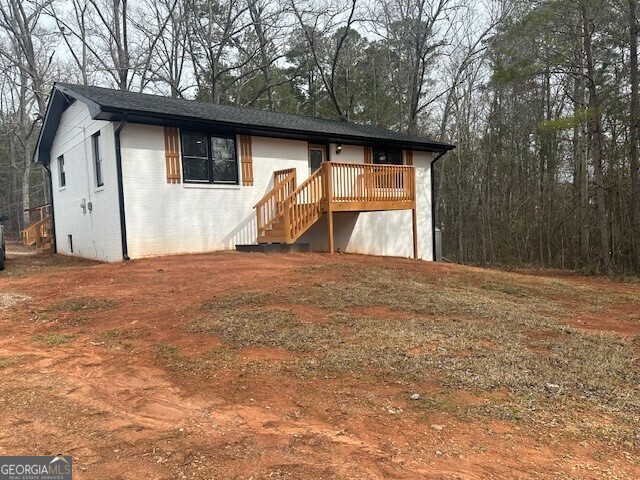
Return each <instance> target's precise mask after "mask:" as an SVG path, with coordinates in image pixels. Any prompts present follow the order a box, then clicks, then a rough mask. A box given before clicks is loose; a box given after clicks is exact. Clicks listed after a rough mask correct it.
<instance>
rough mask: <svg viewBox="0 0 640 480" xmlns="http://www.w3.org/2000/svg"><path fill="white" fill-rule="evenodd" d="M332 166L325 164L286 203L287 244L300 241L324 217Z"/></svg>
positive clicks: (285, 225) (285, 230)
mask: <svg viewBox="0 0 640 480" xmlns="http://www.w3.org/2000/svg"><path fill="white" fill-rule="evenodd" d="M328 175H331V164H330V163H329V162H323V163H322V164H321V165H320V168H318V169H317V170H316V171H315V172H313V173H312V174H311V175H310V176H309V177H308V178H307V179H306V180H305V181H304V182H302V183H301V184H300V186H299V187H298V188H296V189H295V190H294V191H293V192H292V193H291V195H289V197H288V198H287V199H286V200H285V202H284V235H285V240H286V242H287V243H291V242H293V241H295V240H296V239H298V238H299V237H300V236H301V235H302V234H303V233H304V232H306V231H307V230H308V229H309V228H310V227H311V226H312V225H313V224H314V223H316V222H317V221H318V219H319V218H320V217H321V216H322V209H323V207H324V202H326V200H327V192H326V191H325V190H326V185H327V178H328Z"/></svg>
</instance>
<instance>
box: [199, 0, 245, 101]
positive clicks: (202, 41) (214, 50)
mask: <svg viewBox="0 0 640 480" xmlns="http://www.w3.org/2000/svg"><path fill="white" fill-rule="evenodd" d="M190 5H191V8H189V14H190V16H189V22H188V23H189V27H190V31H189V35H188V54H189V56H190V58H191V62H192V64H193V69H194V74H195V78H196V84H197V86H198V93H199V95H201V96H202V97H203V98H206V97H209V99H210V100H211V101H212V102H214V103H220V102H221V100H222V94H223V91H224V90H225V89H226V88H227V87H228V85H225V80H226V81H227V82H228V83H233V80H230V79H229V78H225V77H228V76H229V75H230V74H231V72H233V71H234V70H235V69H238V68H240V67H242V66H243V64H244V63H246V62H247V61H248V60H245V61H244V62H243V63H240V64H238V63H236V62H234V58H233V57H234V40H235V38H236V36H237V35H238V34H239V33H240V32H242V31H243V30H244V29H245V28H247V26H248V24H249V22H248V21H247V19H246V18H245V13H246V12H247V9H248V6H247V5H246V4H245V3H242V2H241V0H229V1H228V2H226V3H224V4H221V3H218V2H217V1H215V0H203V1H199V2H193V1H192V3H191V4H190Z"/></svg>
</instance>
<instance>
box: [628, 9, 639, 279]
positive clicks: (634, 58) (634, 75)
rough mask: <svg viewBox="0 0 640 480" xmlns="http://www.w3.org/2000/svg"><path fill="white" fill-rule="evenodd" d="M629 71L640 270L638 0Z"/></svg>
mask: <svg viewBox="0 0 640 480" xmlns="http://www.w3.org/2000/svg"><path fill="white" fill-rule="evenodd" d="M629 57H630V61H629V71H630V81H631V99H630V109H629V110H630V122H629V163H630V168H631V172H630V178H631V215H632V223H633V227H632V228H633V243H634V249H635V263H636V271H637V272H640V178H638V177H639V176H640V170H639V169H640V162H639V161H638V131H639V130H640V103H639V100H638V17H637V1H636V0H629Z"/></svg>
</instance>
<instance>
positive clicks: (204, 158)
mask: <svg viewBox="0 0 640 480" xmlns="http://www.w3.org/2000/svg"><path fill="white" fill-rule="evenodd" d="M181 133H182V135H181V136H182V173H183V176H184V181H185V182H187V183H222V184H231V185H237V184H238V159H237V155H236V140H235V138H234V137H224V136H219V135H210V134H207V133H200V132H181Z"/></svg>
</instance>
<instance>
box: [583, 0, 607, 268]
mask: <svg viewBox="0 0 640 480" xmlns="http://www.w3.org/2000/svg"><path fill="white" fill-rule="evenodd" d="M582 22H583V24H582V28H583V42H584V52H585V56H586V60H587V65H586V67H587V90H588V92H589V137H590V140H591V143H592V146H593V148H592V149H591V154H592V155H593V171H594V174H595V181H596V206H597V209H598V227H599V230H600V248H601V254H602V268H603V270H604V273H605V274H606V275H613V265H612V263H611V247H610V243H609V225H608V222H607V206H606V201H605V197H604V174H603V167H602V163H603V151H602V149H603V138H602V125H601V115H600V112H599V105H598V92H597V89H596V79H595V65H594V60H593V46H592V35H593V32H592V31H590V30H589V19H588V17H587V8H586V6H585V5H583V6H582Z"/></svg>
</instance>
